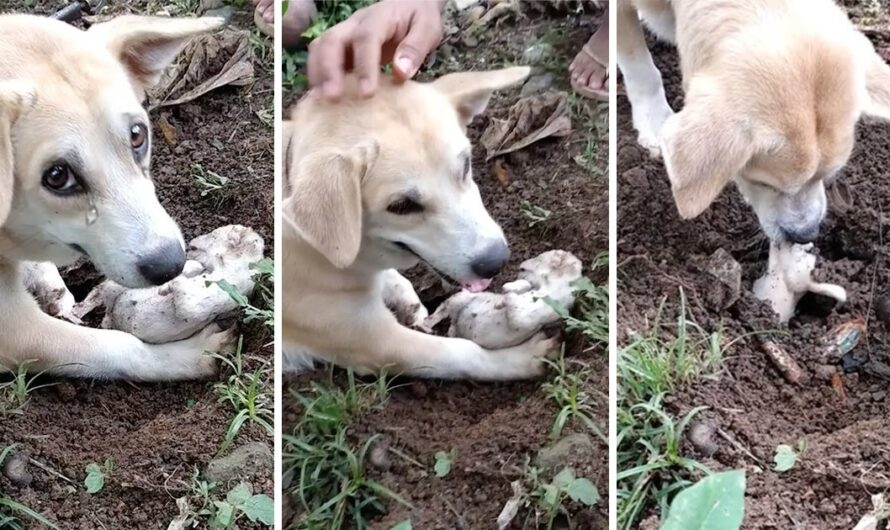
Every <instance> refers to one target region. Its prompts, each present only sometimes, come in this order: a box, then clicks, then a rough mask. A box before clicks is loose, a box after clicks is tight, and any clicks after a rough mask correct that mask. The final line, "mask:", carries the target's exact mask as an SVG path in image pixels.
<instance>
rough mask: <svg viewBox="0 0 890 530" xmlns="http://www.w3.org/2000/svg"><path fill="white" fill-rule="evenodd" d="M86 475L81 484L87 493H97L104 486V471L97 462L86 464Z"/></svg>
mask: <svg viewBox="0 0 890 530" xmlns="http://www.w3.org/2000/svg"><path fill="white" fill-rule="evenodd" d="M86 472H87V476H86V478H85V479H84V480H83V485H84V487H85V488H86V490H87V493H90V494H93V493H99V492H100V491H102V488H104V487H105V472H104V471H103V470H102V468H101V467H99V465H98V464H87V467H86Z"/></svg>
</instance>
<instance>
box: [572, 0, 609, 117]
mask: <svg viewBox="0 0 890 530" xmlns="http://www.w3.org/2000/svg"><path fill="white" fill-rule="evenodd" d="M606 20H608V11H607V12H606ZM569 74H570V75H571V78H572V88H574V89H575V92H577V93H578V94H580V95H582V96H585V97H588V98H592V99H601V100H607V99H608V98H609V25H608V23H605V24H603V25H601V26H600V27H599V29H597V30H596V33H594V34H593V36H591V37H590V40H589V41H587V44H585V45H584V47H583V48H581V51H579V52H578V55H576V56H575V59H574V60H573V61H572V64H570V65H569Z"/></svg>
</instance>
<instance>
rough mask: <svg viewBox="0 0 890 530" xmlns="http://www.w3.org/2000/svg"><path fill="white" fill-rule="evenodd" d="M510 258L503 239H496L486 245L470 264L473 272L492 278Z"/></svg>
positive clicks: (481, 276) (482, 276)
mask: <svg viewBox="0 0 890 530" xmlns="http://www.w3.org/2000/svg"><path fill="white" fill-rule="evenodd" d="M508 259H510V249H509V248H508V247H507V244H506V243H504V242H503V241H498V242H497V243H494V244H492V245H490V246H488V247H487V248H486V249H485V250H484V251H483V252H482V253H481V254H480V255H479V256H478V257H477V258H476V259H475V260H473V263H471V264H470V269H471V270H472V271H473V274H475V275H476V276H479V277H480V278H485V279H489V278H494V277H495V275H496V274H497V273H499V272H501V269H503V268H504V265H506V263H507V260H508Z"/></svg>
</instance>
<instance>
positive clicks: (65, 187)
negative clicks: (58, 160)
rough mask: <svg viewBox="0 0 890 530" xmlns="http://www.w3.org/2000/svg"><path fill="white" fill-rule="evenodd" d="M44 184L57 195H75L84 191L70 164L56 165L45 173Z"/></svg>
mask: <svg viewBox="0 0 890 530" xmlns="http://www.w3.org/2000/svg"><path fill="white" fill-rule="evenodd" d="M42 184H43V187H44V188H46V189H48V190H50V191H51V192H53V193H55V194H56V195H73V194H75V193H79V192H81V191H83V186H81V185H80V182H78V180H77V175H75V174H74V171H73V170H72V169H71V166H69V165H68V164H56V165H54V166H52V167H51V168H49V169H47V170H46V171H44V172H43V179H42Z"/></svg>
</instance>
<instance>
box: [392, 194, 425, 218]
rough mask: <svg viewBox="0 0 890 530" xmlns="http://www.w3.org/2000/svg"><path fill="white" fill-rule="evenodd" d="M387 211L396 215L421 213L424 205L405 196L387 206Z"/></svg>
mask: <svg viewBox="0 0 890 530" xmlns="http://www.w3.org/2000/svg"><path fill="white" fill-rule="evenodd" d="M386 211H387V212H389V213H393V214H396V215H408V214H412V213H420V212H422V211H423V205H421V204H420V203H418V202H417V201H415V200H414V199H410V198H408V197H403V198H401V199H399V200H397V201H395V202H394V203H392V204H390V205H389V206H387V207H386Z"/></svg>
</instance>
